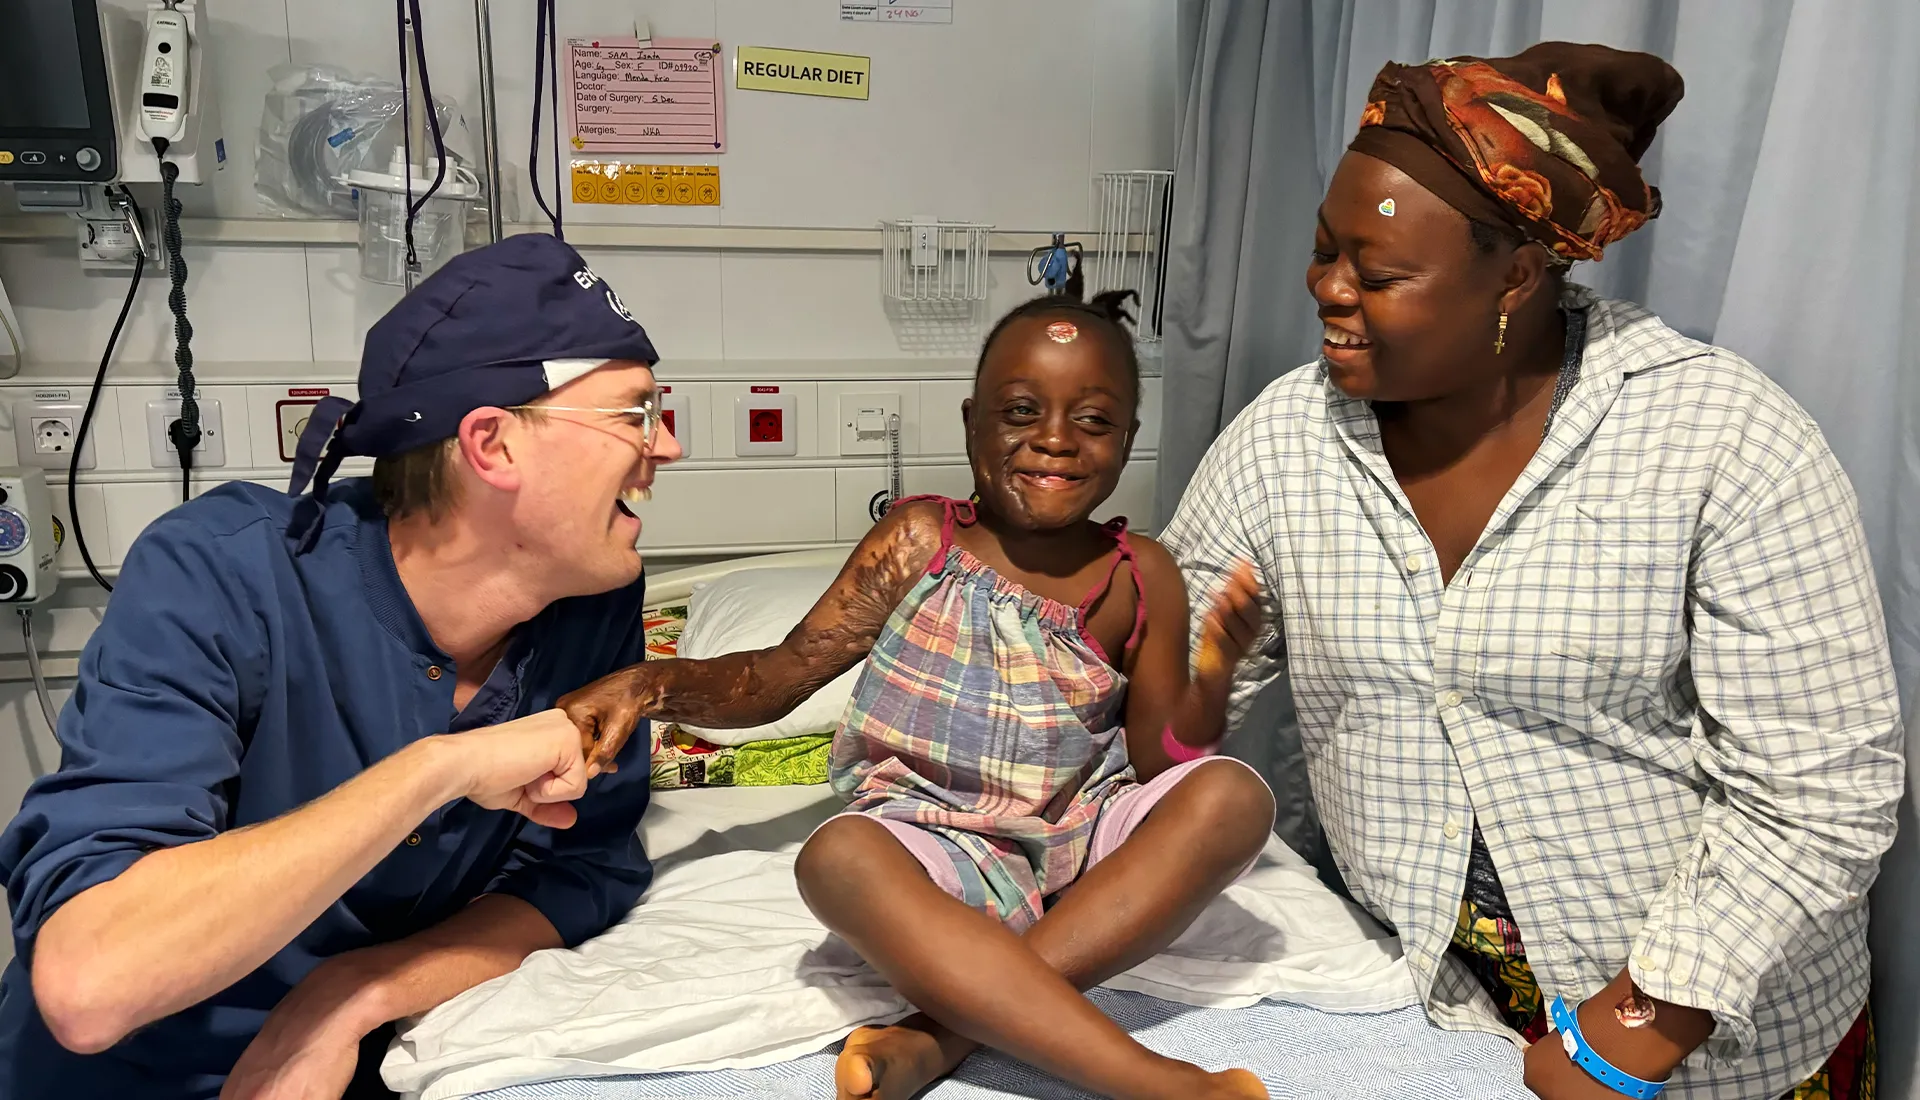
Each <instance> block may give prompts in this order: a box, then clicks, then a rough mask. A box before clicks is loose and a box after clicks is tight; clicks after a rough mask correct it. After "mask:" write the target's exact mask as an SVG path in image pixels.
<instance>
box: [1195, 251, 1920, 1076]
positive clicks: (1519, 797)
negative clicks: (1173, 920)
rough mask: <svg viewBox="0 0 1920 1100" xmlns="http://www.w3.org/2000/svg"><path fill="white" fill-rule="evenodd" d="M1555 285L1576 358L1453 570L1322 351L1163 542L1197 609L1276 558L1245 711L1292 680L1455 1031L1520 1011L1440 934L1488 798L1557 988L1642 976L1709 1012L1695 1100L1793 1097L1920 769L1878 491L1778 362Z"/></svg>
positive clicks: (1357, 836) (1331, 809) (1491, 826)
mask: <svg viewBox="0 0 1920 1100" xmlns="http://www.w3.org/2000/svg"><path fill="white" fill-rule="evenodd" d="M1564 307H1565V308H1567V309H1584V310H1587V311H1588V322H1589V324H1588V335H1587V345H1586V352H1585V357H1584V360H1583V365H1582V368H1581V374H1580V378H1579V381H1578V382H1577V383H1576V384H1575V385H1574V387H1573V389H1572V391H1571V392H1570V393H1569V395H1568V397H1567V400H1566V402H1565V404H1564V405H1563V406H1562V407H1561V409H1560V411H1559V413H1558V414H1557V415H1556V417H1555V418H1554V421H1553V423H1552V426H1551V428H1550V430H1549V432H1548V435H1547V438H1546V439H1545V440H1544V442H1543V443H1542V444H1541V446H1540V449H1539V451H1538V453H1537V454H1536V455H1535V456H1534V458H1533V460H1532V461H1531V462H1530V463H1529V464H1528V466H1527V468H1526V470H1525V471H1524V472H1523V473H1522V474H1521V475H1520V478H1519V480H1518V481H1517V482H1516V483H1515V484H1514V486H1513V488H1512V489H1511V491H1509V492H1508V493H1507V495H1506V497H1505V499H1504V500H1502V501H1501V503H1500V505H1499V507H1498V509H1497V510H1496V512H1495V513H1494V516H1493V518H1492V519H1491V520H1490V521H1489V522H1488V524H1487V527H1486V530H1485V532H1484V533H1483V534H1482V535H1481V537H1480V540H1479V542H1478V543H1477V545H1476V546H1475V547H1474V549H1473V550H1472V552H1471V553H1470V554H1469V555H1468V557H1467V558H1466V560H1465V562H1464V563H1463V564H1462V566H1461V568H1460V569H1459V571H1458V573H1457V574H1456V575H1455V576H1454V577H1453V578H1452V581H1451V583H1443V582H1442V581H1441V578H1440V575H1439V562H1438V559H1437V558H1436V556H1435V554H1434V551H1433V548H1432V545H1431V543H1430V542H1429V541H1428V539H1427V537H1426V535H1425V533H1424V532H1423V531H1422V529H1421V527H1420V524H1419V522H1418V521H1417V520H1416V519H1415V517H1414V514H1413V511H1412V509H1411V507H1410V506H1409V504H1408V502H1407V499H1406V496H1405V494H1403V493H1402V492H1401V491H1400V489H1399V487H1398V484H1397V482H1396V480H1395V477H1394V474H1393V471H1392V469H1391V468H1390V467H1389V466H1388V464H1387V461H1386V458H1385V456H1384V454H1383V451H1382V448H1381V440H1380V432H1379V426H1378V423H1377V421H1376V420H1375V419H1374V416H1373V413H1372V410H1371V407H1370V406H1369V405H1368V403H1366V402H1364V401H1357V400H1353V399H1351V398H1348V397H1346V396H1344V395H1343V394H1341V393H1340V392H1339V391H1338V390H1337V389H1335V388H1334V387H1333V386H1332V385H1331V384H1330V383H1329V382H1328V381H1327V379H1326V376H1325V372H1324V370H1323V368H1322V367H1320V366H1319V365H1317V364H1316V365H1313V366H1308V367H1305V368H1303V369H1301V370H1297V371H1294V372H1292V373H1291V374H1289V375H1287V376H1286V377H1284V378H1281V379H1280V380H1278V381H1276V382H1275V383H1273V384H1272V385H1271V386H1269V387H1267V389H1266V391H1265V392H1264V393H1262V394H1261V395H1260V397H1259V398H1258V399H1257V400H1256V401H1255V402H1254V403H1253V404H1252V405H1250V406H1248V407H1247V408H1246V409H1245V410H1244V411H1243V412H1242V413H1241V414H1240V415H1239V416H1238V417H1236V418H1235V420H1234V421H1233V423H1232V424H1231V425H1230V426H1229V427H1228V428H1227V430H1226V431H1225V432H1224V433H1223V434H1222V435H1221V436H1220V438H1219V439H1218V440H1216V441H1215V442H1214V444H1213V446H1212V448H1211V449H1210V450H1209V451H1208V453H1207V456H1206V459H1205V461H1204V462H1202V464H1201V466H1200V469H1199V472H1198V473H1197V474H1196V475H1195V477H1194V480H1193V482H1192V484H1191V486H1190V487H1189V489H1188V490H1187V493H1186V496H1185V498H1184V499H1183V500H1182V501H1181V502H1180V507H1179V510H1178V513H1177V514H1176V515H1175V517H1174V519H1173V522H1172V525H1171V526H1170V527H1169V529H1168V530H1167V531H1166V532H1165V535H1164V537H1163V541H1164V542H1165V543H1166V545H1167V547H1168V548H1169V549H1171V550H1172V551H1173V552H1174V554H1175V555H1176V557H1177V558H1178V559H1179V560H1180V562H1181V565H1182V567H1183V568H1184V569H1185V571H1186V574H1187V581H1188V584H1189V586H1190V587H1191V588H1192V589H1193V590H1194V592H1193V600H1192V604H1193V607H1194V608H1196V609H1203V608H1206V607H1208V606H1210V604H1211V601H1212V595H1213V593H1214V592H1215V591H1217V590H1218V588H1219V587H1220V585H1221V584H1222V583H1223V581H1224V578H1225V576H1226V575H1227V573H1228V572H1229V571H1230V570H1231V568H1232V566H1233V563H1234V561H1235V560H1236V559H1239V558H1245V559H1247V560H1250V561H1252V562H1253V563H1255V565H1256V566H1257V567H1258V569H1259V572H1260V577H1261V581H1262V583H1263V585H1264V586H1265V588H1266V592H1267V596H1266V600H1267V614H1268V627H1267V629H1266V631H1265V632H1264V633H1263V635H1262V637H1261V638H1260V639H1259V640H1258V641H1257V642H1256V644H1255V649H1254V652H1253V654H1252V655H1250V657H1249V658H1248V659H1247V660H1246V661H1245V662H1244V663H1243V664H1242V665H1241V667H1240V669H1239V670H1238V673H1237V678H1236V685H1235V689H1234V710H1233V719H1234V721H1235V722H1236V723H1237V722H1238V721H1239V719H1240V717H1241V716H1242V715H1244V714H1245V713H1246V710H1247V708H1248V706H1249V704H1250V703H1251V702H1252V700H1253V698H1254V696H1255V695H1257V694H1258V693H1259V691H1260V690H1261V689H1262V688H1263V687H1264V686H1265V685H1267V684H1268V683H1270V682H1272V680H1273V679H1274V678H1275V677H1276V676H1277V675H1278V674H1279V673H1280V672H1281V671H1282V670H1285V671H1287V672H1288V673H1289V674H1290V678H1291V683H1292V690H1293V695H1294V702H1295V705H1296V709H1297V711H1298V714H1299V719H1300V733H1301V739H1302V742H1303V745H1304V750H1305V755H1306V760H1307V767H1308V774H1309V778H1310V780H1311V784H1312V789H1313V797H1314V801H1315V804H1316V807H1317V808H1318V810H1319V815H1320V818H1321V821H1322V822H1323V824H1324V825H1325V828H1326V830H1327V834H1328V841H1329V844H1330V847H1331V848H1332V850H1333V853H1334V856H1335V859H1336V861H1337V863H1338V866H1339V868H1340V871H1341V873H1342V875H1343V876H1344V877H1345V880H1346V882H1347V884H1348V886H1349V888H1350V889H1351V890H1352V891H1353V894H1354V896H1355V898H1356V899H1357V900H1358V901H1360V903H1361V904H1363V905H1365V906H1366V907H1367V908H1368V909H1369V910H1370V911H1371V912H1372V913H1373V914H1374V915H1375V916H1376V917H1378V918H1379V919H1380V920H1382V921H1384V922H1386V923H1387V924H1388V925H1389V926H1390V927H1392V928H1393V929H1395V930H1396V931H1397V933H1398V934H1399V936H1400V938H1401V940H1402V942H1403V944H1404V946H1405V950H1406V955H1407V959H1408V961H1409V962H1410V963H1411V965H1412V968H1413V972H1414V974H1415V975H1416V978H1417V980H1418V982H1419V988H1420V990H1421V992H1422V995H1423V996H1424V997H1425V998H1426V1002H1427V1007H1428V1011H1429V1012H1430V1014H1431V1015H1432V1017H1433V1018H1434V1019H1435V1020H1436V1021H1437V1022H1438V1023H1440V1024H1441V1025H1442V1026H1446V1027H1451V1028H1472V1029H1486V1030H1495V1029H1500V1028H1501V1025H1500V1023H1499V1021H1498V1017H1497V1016H1496V1015H1495V1013H1494V1012H1493V1009H1492V1005H1491V1002H1490V1001H1489V1000H1488V999H1487V998H1486V997H1485V995H1484V994H1482V993H1481V992H1480V990H1479V988H1478V986H1477V985H1476V984H1475V983H1474V981H1473V979H1472V978H1471V977H1470V975H1469V974H1468V973H1467V972H1466V970H1465V968H1464V967H1463V966H1462V965H1461V964H1460V963H1459V962H1458V961H1457V960H1453V959H1451V958H1448V957H1447V955H1446V948H1447V944H1448V941H1449V939H1450V938H1451V936H1452V934H1453V931H1454V927H1455V925H1456V924H1457V923H1458V920H1459V915H1460V900H1461V893H1462V889H1463V886H1464V882H1465V874H1466V867H1467V853H1468V846H1469V844H1470V843H1471V840H1472V835H1473V825H1474V823H1475V822H1476V821H1477V822H1478V823H1479V825H1480V827H1481V829H1482V830H1483V831H1484V833H1485V836H1486V841H1487V844H1488V846H1489V848H1490V850H1491V852H1492V854H1493V857H1494V861H1495V863H1496V865H1497V866H1498V868H1499V871H1500V875H1501V878H1502V880H1503V881H1504V883H1505V886H1506V891H1507V896H1508V899H1509V901H1510V902H1511V904H1512V908H1513V912H1514V916H1515V919H1516V921H1517V923H1518V924H1519V928H1520V933H1521V935H1522V937H1523V938H1524V940H1525V942H1526V949H1527V956H1528V959H1529V961H1530V962H1531V964H1532V967H1533V971H1534V973H1535V975H1536V976H1537V977H1538V979H1539V983H1540V986H1541V988H1542V990H1543V991H1544V993H1545V994H1546V995H1547V996H1548V997H1549V998H1551V997H1553V996H1555V995H1560V996H1564V997H1566V998H1567V1000H1568V1002H1569V1003H1573V1002H1576V1001H1578V1000H1581V999H1584V998H1586V997H1588V996H1590V995H1592V994H1594V993H1596V992H1597V991H1598V990H1599V989H1600V988H1601V987H1602V986H1603V985H1605V984H1606V983H1607V982H1608V981H1609V980H1610V979H1611V978H1612V977H1613V976H1614V975H1615V974H1617V973H1618V972H1619V971H1620V969H1621V967H1623V966H1630V967H1631V970H1632V973H1633V977H1634V980H1635V981H1636V982H1638V983H1639V985H1640V986H1641V988H1643V989H1644V990H1646V992H1647V993H1649V994H1651V995H1652V996H1654V997H1657V998H1661V999H1664V1000H1669V1001H1674V1002H1678V1003H1682V1004H1689V1005H1694V1006H1698V1007H1701V1008H1705V1009H1708V1010H1710V1011H1712V1012H1713V1013H1714V1015H1715V1017H1716V1020H1717V1024H1718V1026H1717V1027H1716V1029H1715V1032H1714V1036H1713V1038H1712V1039H1711V1040H1709V1042H1708V1044H1707V1045H1706V1047H1704V1048H1703V1049H1702V1050H1701V1051H1698V1052H1696V1053H1695V1054H1694V1055H1693V1056H1692V1057H1691V1058H1689V1059H1688V1063H1687V1065H1685V1066H1683V1067H1682V1068H1681V1070H1680V1071H1679V1072H1678V1073H1677V1074H1676V1075H1675V1077H1674V1080H1673V1084H1672V1086H1671V1088H1670V1090H1669V1095H1673V1096H1676V1097H1686V1098H1696V1097H1715V1098H1720V1097H1725V1098H1727V1100H1733V1098H1735V1097H1740V1098H1750V1097H1755V1096H1761V1097H1765V1096H1777V1095H1780V1094H1781V1093H1783V1092H1785V1091H1787V1090H1788V1089H1790V1088H1792V1087H1793V1086H1794V1085H1795V1084H1796V1083H1797V1082H1799V1081H1801V1080H1802V1079H1804V1078H1805V1077H1806V1076H1807V1075H1808V1074H1810V1073H1812V1072H1813V1071H1814V1070H1815V1069H1816V1068H1817V1067H1818V1066H1819V1065H1820V1064H1821V1063H1822V1062H1823V1061H1824V1060H1825V1059H1826V1057H1827V1056H1828V1054H1829V1053H1830V1052H1831V1050H1832V1049H1833V1047H1834V1044H1836V1043H1837V1042H1839V1040H1840V1038H1841V1036H1842V1035H1843V1034H1844V1033H1845V1032H1846V1030H1847V1027H1848V1026H1849V1025H1850V1024H1851V1023H1852V1022H1853V1020H1854V1017H1855V1016H1856V1015H1858V1014H1859V1012H1860V1008H1861V1005H1862V1004H1863V1002H1864V1001H1865V999H1866V996H1867V988H1868V972H1869V965H1868V956H1867V937H1866V932H1867V902H1866V893H1867V889H1868V887H1869V885H1871V883H1872V882H1873V879H1874V876H1875V874H1876V873H1877V869H1878V864H1879V858H1880V856H1881V854H1882V853H1883V852H1884V851H1885V850H1886V848H1887V845H1888V844H1889V843H1890V842H1891V841H1892V838H1893V835H1894V829H1895V823H1894V810H1895V806H1896V804H1897V803H1898V800H1899V798H1900V795H1901V792H1902V790H1903V787H1904V762H1903V758H1902V754H1901V726H1900V717H1899V713H1898V710H1899V704H1898V699H1897V696H1896V694H1895V689H1894V680H1893V672H1892V667H1891V662H1890V659H1889V655H1888V648H1887V635H1886V626H1885V622H1884V620H1883V618H1882V612H1881V604H1880V599H1879V595H1878V592H1877V589H1876V587H1875V583H1874V577H1873V571H1872V567H1871V563H1870V562H1869V560H1868V555H1867V548H1866V542H1865V536H1864V533H1863V531H1862V528H1861V524H1860V519H1859V511H1858V504H1857V501H1856V499H1855V497H1854V493H1853V489H1852V486H1851V485H1850V483H1849V482H1848V480H1847V478H1846V475H1845V474H1844V473H1843V472H1842V470H1841V468H1840V466H1839V463H1838V462H1837V461H1836V460H1835V459H1834V456H1833V453H1832V451H1831V450H1830V449H1829V447H1828V446H1827V443H1826V440H1825V439H1824V438H1823V437H1822V435H1821V434H1820V431H1819V429H1818V428H1817V427H1816V426H1815V425H1814V423H1813V421H1812V420H1811V418H1809V417H1808V416H1807V414H1806V412H1805V411H1804V410H1802V409H1801V408H1800V407H1799V406H1798V405H1797V404H1795V403H1794V402H1793V400H1792V399H1791V398H1789V397H1787V395H1786V394H1785V393H1783V392H1782V391H1781V390H1780V389H1779V388H1778V387H1777V386H1775V385H1774V384H1773V383H1772V382H1770V381H1769V380H1768V379H1767V378H1766V377H1764V376H1763V375H1761V374H1760V372H1759V371H1757V370H1755V369H1754V368H1753V367H1752V366H1751V365H1749V364H1748V363H1746V362H1744V361H1742V360H1740V359H1739V358H1737V357H1736V356H1734V355H1732V354H1731V353H1729V352H1727V351H1725V350H1723V349H1719V348H1715V347H1711V346H1708V345H1706V344H1702V343H1699V342H1697V341H1694V340H1691V339H1688V338H1686V337H1684V336H1682V335H1680V334H1679V333H1677V332H1675V331H1673V330H1672V329H1670V328H1668V327H1667V326H1666V325H1665V324H1663V323H1662V322H1661V321H1660V320H1659V319H1658V318H1657V317H1655V316H1653V315H1652V314H1650V313H1648V312H1647V311H1645V310H1643V309H1641V308H1639V307H1637V306H1633V305H1630V304H1628V303H1624V302H1618V301H1610V300H1604V299H1600V298H1598V297H1596V296H1594V295H1593V294H1592V293H1591V292H1589V291H1587V290H1585V289H1584V288H1578V287H1576V288H1571V289H1570V290H1569V295H1568V299H1567V301H1566V302H1565V303H1564ZM1196 626H1197V623H1196Z"/></svg>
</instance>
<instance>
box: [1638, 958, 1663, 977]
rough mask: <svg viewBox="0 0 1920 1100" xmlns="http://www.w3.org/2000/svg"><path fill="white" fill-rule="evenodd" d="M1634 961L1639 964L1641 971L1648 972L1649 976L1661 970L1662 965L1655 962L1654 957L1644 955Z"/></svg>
mask: <svg viewBox="0 0 1920 1100" xmlns="http://www.w3.org/2000/svg"><path fill="white" fill-rule="evenodd" d="M1633 961H1634V962H1637V963H1639V964H1640V969H1642V970H1644V971H1646V972H1647V973H1649V974H1653V973H1656V972H1657V971H1659V969H1660V964H1659V963H1658V962H1655V961H1654V958H1653V956H1652V955H1642V956H1640V957H1639V958H1637V959H1635V960H1633Z"/></svg>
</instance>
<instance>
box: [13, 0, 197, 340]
mask: <svg viewBox="0 0 1920 1100" xmlns="http://www.w3.org/2000/svg"><path fill="white" fill-rule="evenodd" d="M205 25H206V15H205V11H204V3H203V0H148V3H147V6H146V9H145V11H144V12H130V11H126V10H124V9H121V8H117V7H113V6H111V5H108V4H103V3H101V0H0V183H11V184H13V185H14V195H15V198H16V199H17V200H18V202H19V204H20V207H21V209H23V210H27V211H30V212H59V213H69V214H73V215H75V216H76V217H78V218H80V219H81V220H82V222H83V225H82V226H81V231H80V240H81V246H82V258H83V259H97V260H104V261H107V262H116V261H122V260H123V261H124V262H127V263H131V262H132V249H133V248H134V247H135V246H136V244H139V245H144V244H145V243H146V240H150V239H151V236H150V235H149V234H147V233H146V232H145V230H146V229H147V228H149V227H146V226H140V225H136V224H133V223H131V222H130V221H129V220H128V217H127V211H128V206H127V205H126V204H125V203H124V202H115V201H113V199H114V198H116V197H118V196H115V195H113V193H112V192H111V191H110V190H109V188H110V187H111V185H114V184H126V183H156V182H159V180H160V155H159V153H158V152H157V151H156V149H155V145H154V140H153V139H154V138H164V139H165V143H166V160H167V161H168V162H169V163H171V164H173V165H174V166H175V167H177V168H178V169H179V173H180V174H179V177H178V182H180V183H206V182H209V180H210V179H211V177H212V175H213V173H214V172H216V171H219V170H220V169H221V168H222V167H223V166H224V164H225V162H226V143H225V141H224V140H223V138H222V136H221V129H220V119H219V114H218V112H217V111H216V109H215V104H216V100H215V97H214V95H213V81H212V77H211V74H210V73H209V72H208V66H207V64H206V57H205V49H204V45H203V43H204V35H205V30H204V28H205ZM119 194H120V195H124V194H125V193H124V192H120V193H119ZM116 221H117V222H119V223H120V225H121V227H122V228H121V230H120V236H114V230H115V227H114V224H113V223H115V222H116ZM102 235H104V236H105V238H106V239H104V240H102V241H101V247H100V248H99V249H98V254H97V255H96V254H94V253H93V252H90V246H91V244H92V242H93V239H94V238H95V237H96V236H102ZM121 252H124V255H121V254H120V253H121ZM4 350H5V349H4V348H0V351H4Z"/></svg>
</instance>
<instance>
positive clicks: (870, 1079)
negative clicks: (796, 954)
mask: <svg viewBox="0 0 1920 1100" xmlns="http://www.w3.org/2000/svg"><path fill="white" fill-rule="evenodd" d="M974 1047H975V1044H973V1043H971V1042H969V1041H967V1040H965V1039H962V1038H961V1037H959V1036H958V1035H955V1034H954V1033H953V1032H951V1031H949V1030H947V1029H946V1028H944V1027H941V1026H940V1025H939V1024H936V1023H934V1022H933V1021H932V1020H929V1019H927V1017H926V1016H924V1015H921V1014H918V1013H916V1014H914V1015H913V1016H910V1017H908V1018H907V1019H905V1020H902V1021H901V1022H899V1023H897V1024H894V1025H892V1026H891V1027H863V1028H860V1029H858V1030H856V1031H855V1032H854V1033H853V1034H851V1035H849V1036H847V1045H846V1048H845V1049H844V1050H842V1051H841V1052H840V1060H839V1062H838V1063H836V1064H835V1065H834V1067H833V1078H834V1085H835V1088H836V1091H837V1093H838V1098H839V1100H911V1098H912V1097H913V1096H915V1095H916V1094H918V1093H919V1092H920V1090H921V1089H924V1088H926V1087H927V1086H928V1085H931V1084H933V1083H934V1082H935V1081H937V1080H939V1079H940V1078H942V1077H945V1076H946V1075H947V1074H949V1073H952V1072H953V1071H954V1069H955V1067H957V1066H959V1064H960V1063H961V1062H962V1061H963V1060H965V1058H966V1056H967V1055H968V1054H969V1053H970V1052H972V1051H973V1049H974ZM1259 1095H1261V1096H1263V1097H1264V1096H1265V1095H1266V1094H1265V1093H1264V1092H1263V1093H1260V1094H1259Z"/></svg>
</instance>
